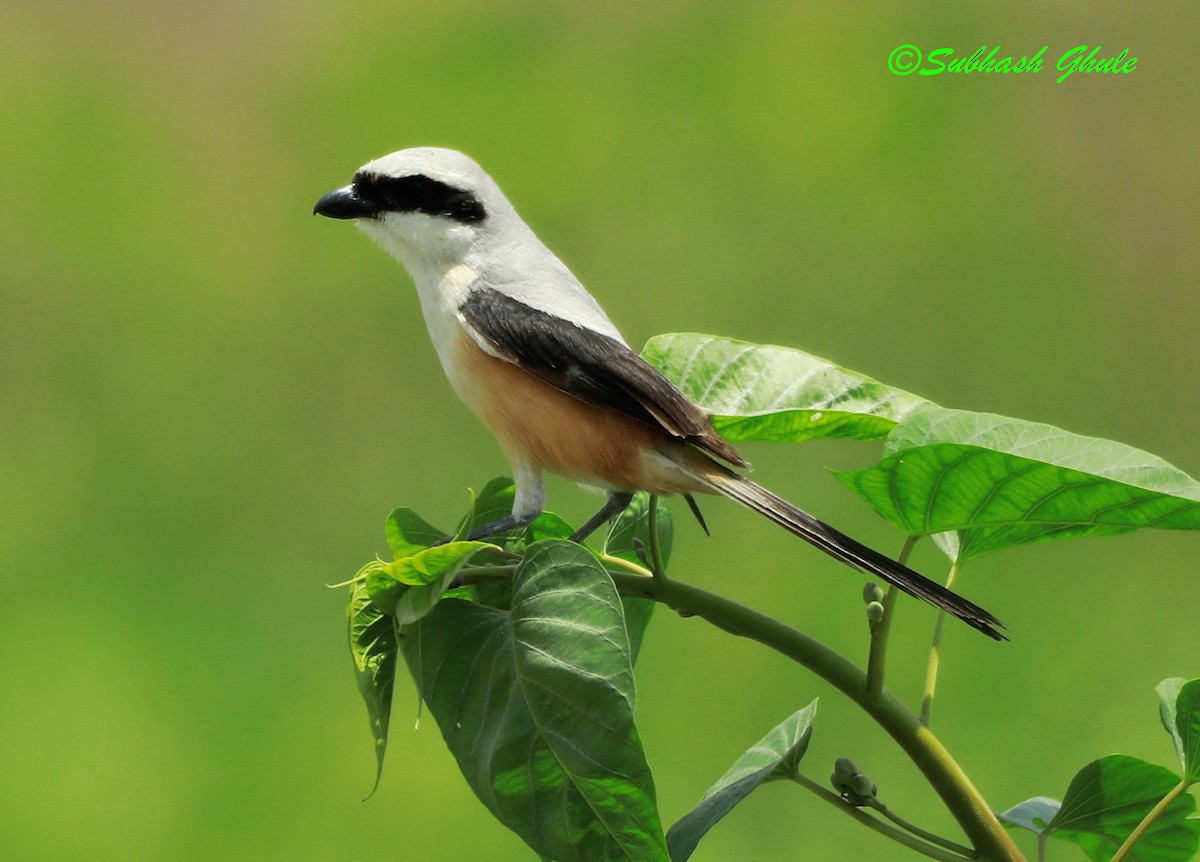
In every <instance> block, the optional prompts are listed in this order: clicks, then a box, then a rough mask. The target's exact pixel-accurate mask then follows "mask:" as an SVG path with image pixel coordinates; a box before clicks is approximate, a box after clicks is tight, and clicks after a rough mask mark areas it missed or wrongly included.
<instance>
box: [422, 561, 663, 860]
mask: <svg viewBox="0 0 1200 862" xmlns="http://www.w3.org/2000/svg"><path fill="white" fill-rule="evenodd" d="M401 649H402V650H403V653H404V657H405V660H406V661H407V662H408V665H409V669H410V670H411V671H412V674H413V676H414V678H415V679H416V680H417V683H418V687H419V688H420V691H421V693H422V697H423V698H424V699H425V702H426V703H427V704H428V705H429V709H430V711H431V712H432V713H433V715H434V717H435V718H436V719H437V723H438V726H439V728H441V731H442V735H443V737H445V740H446V744H447V746H448V747H449V748H450V751H451V752H452V753H453V754H454V756H455V758H456V759H457V761H458V764H459V768H460V769H461V770H462V772H463V775H464V776H465V777H466V779H467V781H468V783H469V784H470V785H471V788H472V789H473V790H474V791H475V793H476V795H477V796H478V797H479V799H480V800H481V801H482V802H483V803H484V804H485V805H486V806H487V807H488V808H489V809H490V810H491V811H492V813H493V814H494V815H495V816H496V817H497V818H498V819H499V820H500V821H501V822H502V823H504V824H505V825H506V826H508V827H509V828H510V829H512V830H513V831H514V832H516V833H517V834H518V835H520V836H521V837H522V838H523V839H524V840H525V841H526V842H527V843H528V844H529V845H530V847H532V848H533V849H534V851H536V852H537V853H538V854H540V855H542V856H544V857H547V858H550V859H556V860H569V859H587V860H593V859H595V860H619V859H621V860H665V859H666V858H667V852H666V845H665V840H664V838H663V835H662V827H661V825H660V824H659V819H658V811H657V809H656V807H655V796H654V783H653V780H652V778H651V775H650V769H649V766H648V765H647V764H646V760H645V755H644V754H643V752H642V746H641V742H640V741H639V739H638V734H637V730H636V728H635V726H634V721H633V712H634V703H635V693H634V682H633V667H632V662H631V649H630V645H629V638H628V636H627V634H626V630H625V621H624V616H623V614H622V610H621V602H620V597H619V596H618V595H617V591H616V588H615V587H614V586H613V583H612V580H611V579H610V578H609V577H608V574H607V573H606V572H605V571H604V569H603V568H601V566H600V565H599V563H598V562H597V561H596V559H595V557H594V556H593V555H592V554H591V553H589V552H588V551H587V550H586V549H584V548H582V547H580V546H579V545H576V544H573V543H571V542H565V541H546V542H538V543H535V544H533V545H530V546H529V548H528V550H527V552H526V556H525V559H524V560H523V561H522V562H521V563H520V565H519V566H518V567H517V571H516V573H515V575H514V577H513V594H512V609H511V611H510V612H505V611H503V610H500V609H498V608H492V607H486V606H483V605H478V604H472V603H469V602H465V601H458V600H453V599H450V600H445V601H442V602H441V603H439V604H438V605H437V607H436V608H434V610H433V612H432V613H430V614H429V616H427V617H426V618H425V619H423V620H421V621H420V622H418V623H416V624H414V625H412V626H408V627H406V628H405V636H404V638H403V641H402V644H401Z"/></svg>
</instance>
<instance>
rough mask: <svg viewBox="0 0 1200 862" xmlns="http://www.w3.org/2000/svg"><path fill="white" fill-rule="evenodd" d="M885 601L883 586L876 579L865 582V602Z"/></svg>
mask: <svg viewBox="0 0 1200 862" xmlns="http://www.w3.org/2000/svg"><path fill="white" fill-rule="evenodd" d="M881 601H883V587H881V586H879V584H877V583H875V582H874V581H868V582H867V583H865V584H863V603H864V604H868V605H869V604H871V602H881Z"/></svg>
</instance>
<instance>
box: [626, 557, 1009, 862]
mask: <svg viewBox="0 0 1200 862" xmlns="http://www.w3.org/2000/svg"><path fill="white" fill-rule="evenodd" d="M624 568H628V566H624ZM610 574H611V576H612V579H613V581H614V582H615V583H616V585H617V588H618V590H620V592H621V593H623V594H624V595H628V596H637V597H640V598H647V599H653V600H654V601H657V602H661V603H662V604H665V605H667V606H668V607H670V608H673V609H675V610H677V611H681V612H684V613H687V614H689V615H694V616H699V617H703V618H704V619H706V620H708V621H709V622H710V623H712V624H713V625H715V626H717V627H718V628H720V629H722V630H724V631H727V632H729V633H730V634H733V635H736V636H738V637H745V638H749V639H751V640H755V641H758V642H759V643H761V644H763V645H764V646H768V647H770V648H771V649H773V650H775V651H776V652H779V653H781V654H782V655H785V656H787V657H788V658H790V659H792V660H793V661H795V662H797V663H798V664H801V665H803V666H804V667H806V668H808V669H809V670H811V671H812V672H813V673H815V674H817V675H818V676H819V677H821V678H822V679H824V680H825V681H826V682H829V683H830V684H832V685H833V686H835V687H836V688H838V689H839V690H840V691H841V692H842V693H843V694H845V695H846V696H847V697H849V698H850V699H851V700H852V701H854V702H855V703H856V704H858V706H859V707H861V708H862V709H863V711H864V712H866V713H867V714H868V715H869V716H871V718H872V719H874V720H875V722H876V723H877V724H879V725H880V727H882V728H883V729H884V730H885V731H887V733H888V734H889V735H890V736H891V737H892V739H894V740H895V741H896V743H897V744H898V745H899V746H900V748H901V749H902V750H903V751H904V752H905V754H907V755H908V757H909V758H910V759H911V760H912V761H913V763H914V764H916V766H917V768H918V769H920V770H921V772H922V773H923V774H924V776H925V778H926V780H927V781H928V782H929V784H930V785H931V786H932V787H933V789H934V791H935V792H936V793H937V794H938V796H939V797H941V799H942V802H943V803H945V805H946V808H947V809H948V810H949V811H950V813H951V814H952V815H953V816H954V819H955V820H957V821H958V824H959V826H960V827H962V830H963V832H964V833H966V835H967V837H968V838H969V839H970V841H971V844H972V845H973V846H974V847H975V848H976V851H977V852H978V854H979V858H981V859H989V860H994V862H1008V860H1022V862H1023V860H1024V856H1022V855H1021V851H1020V850H1019V849H1018V848H1017V846H1016V844H1014V843H1013V841H1012V839H1011V838H1010V837H1009V835H1008V833H1007V832H1006V831H1005V829H1004V827H1003V826H1001V825H1000V821H999V820H997V819H996V815H995V814H993V813H992V810H991V808H989V807H988V804H987V802H986V801H984V799H983V797H982V796H981V795H980V793H979V791H978V790H976V789H975V786H974V785H973V784H972V783H971V781H970V779H969V778H968V777H967V775H966V774H965V773H964V772H963V771H962V768H961V767H959V765H958V764H957V763H956V762H955V761H954V759H953V758H952V757H951V756H950V753H949V752H948V751H946V749H945V747H944V746H943V745H942V744H941V742H940V741H939V740H938V739H937V738H936V737H935V736H934V735H933V734H932V733H931V732H930V731H929V729H928V728H927V727H925V726H924V725H922V724H921V722H920V721H919V720H918V718H917V717H916V716H915V715H913V714H912V713H911V712H910V711H909V710H908V709H906V708H905V707H904V705H903V704H902V703H900V701H898V700H897V699H896V698H895V696H893V695H892V694H891V693H890V692H888V691H886V690H881V691H880V693H879V695H878V696H877V697H871V696H869V694H868V690H867V675H866V673H865V672H864V671H863V670H862V669H861V668H859V667H858V666H856V665H855V664H854V663H853V662H851V661H849V660H848V659H846V658H844V657H843V656H841V655H839V654H838V653H837V652H835V651H833V650H831V649H830V648H829V647H827V646H825V645H824V644H822V643H820V642H819V641H817V640H815V639H813V638H812V637H810V636H808V635H806V634H804V633H803V632H800V631H797V630H796V629H793V628H791V627H790V626H786V625H784V624H783V623H781V622H779V621H778V620H775V619H772V618H771V617H768V616H766V615H765V614H761V613H759V612H758V611H755V610H752V609H750V608H747V607H744V606H743V605H739V604H737V603H736V602H733V601H730V600H729V599H726V598H723V597H721V596H718V595H715V594H713V593H710V592H707V591H706V590H701V589H699V588H698V587H693V586H690V585H688V584H684V583H681V582H680V581H675V580H664V579H660V578H650V577H645V576H643V575H635V574H625V573H624V572H610Z"/></svg>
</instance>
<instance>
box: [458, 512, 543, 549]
mask: <svg viewBox="0 0 1200 862" xmlns="http://www.w3.org/2000/svg"><path fill="white" fill-rule="evenodd" d="M540 514H541V512H534V513H533V514H531V515H509V516H508V517H507V518H501V519H500V520H499V521H489V522H488V523H486V524H480V525H479V526H478V527H476V528H475V529H474V530H472V531H471V532H470V533H468V534H467V541H468V542H477V541H479V540H480V539H486V538H488V537H489V536H494V535H496V534H497V533H503V532H506V531H508V530H518V529H520V528H521V527H528V526H529V525H530V524H532V523H533V522H534V520H535V519H536V518H537V516H538V515H540Z"/></svg>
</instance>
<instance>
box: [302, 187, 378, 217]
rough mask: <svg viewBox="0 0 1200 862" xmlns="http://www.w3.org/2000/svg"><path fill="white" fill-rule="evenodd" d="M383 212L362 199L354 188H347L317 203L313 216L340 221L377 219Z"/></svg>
mask: <svg viewBox="0 0 1200 862" xmlns="http://www.w3.org/2000/svg"><path fill="white" fill-rule="evenodd" d="M382 210H383V207H381V206H379V204H377V203H375V202H374V201H371V200H367V199H366V198H364V197H362V196H361V195H360V194H359V193H358V192H356V191H355V190H354V187H353V186H346V187H345V188H341V189H335V190H334V191H331V192H330V193H329V194H327V195H325V197H323V198H321V199H320V200H319V201H317V205H316V206H315V207H313V215H323V216H325V217H326V218H340V219H350V218H376V217H377V216H378V215H379V213H380V212H382Z"/></svg>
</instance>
